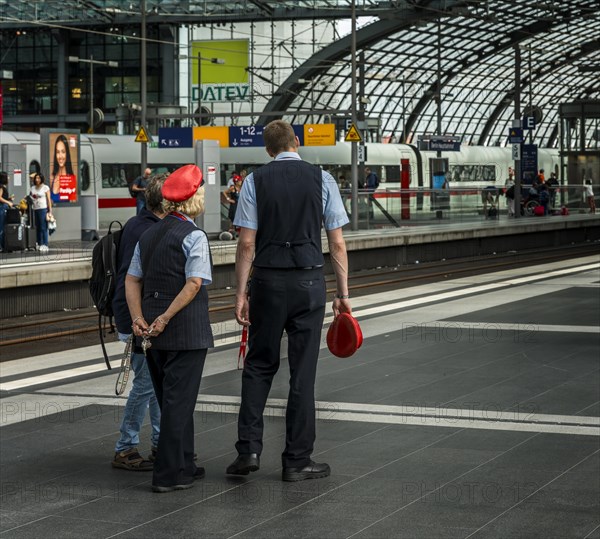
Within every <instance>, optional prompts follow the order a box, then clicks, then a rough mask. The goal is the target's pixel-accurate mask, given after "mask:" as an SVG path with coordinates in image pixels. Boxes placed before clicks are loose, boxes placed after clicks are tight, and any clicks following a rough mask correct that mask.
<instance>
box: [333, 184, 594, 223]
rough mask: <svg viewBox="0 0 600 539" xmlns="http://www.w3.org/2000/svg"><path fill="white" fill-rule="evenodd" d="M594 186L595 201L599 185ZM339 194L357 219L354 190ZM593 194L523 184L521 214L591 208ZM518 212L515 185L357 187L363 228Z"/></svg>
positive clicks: (462, 220)
mask: <svg viewBox="0 0 600 539" xmlns="http://www.w3.org/2000/svg"><path fill="white" fill-rule="evenodd" d="M591 188H592V191H593V193H594V197H592V200H593V201H594V202H595V201H596V199H597V198H598V193H600V185H592V186H591ZM507 191H508V192H507ZM340 193H341V195H342V200H343V202H344V206H345V208H346V211H347V212H348V216H349V217H350V219H352V215H351V210H352V208H351V199H352V196H351V190H349V189H342V190H340ZM588 193H589V190H588V189H587V186H585V185H561V186H558V187H556V188H553V189H548V188H537V189H535V188H531V186H528V185H526V186H522V189H521V208H520V213H521V216H523V217H543V216H553V215H566V214H574V213H577V214H579V213H590V212H591V211H592V208H594V207H595V204H592V203H591V202H590V200H589V196H588ZM511 195H512V198H511ZM538 206H539V209H536V208H537V207H538ZM515 212H516V208H515V207H514V189H513V190H512V192H511V191H510V190H507V189H506V188H505V187H494V186H488V187H485V188H481V187H457V188H451V189H448V190H445V189H426V188H420V189H397V188H394V189H389V188H388V189H386V188H385V187H383V188H382V186H380V188H379V189H377V190H376V191H375V192H370V191H367V190H359V192H358V226H359V229H374V228H393V227H400V226H417V225H431V224H436V223H437V224H444V223H470V222H480V221H488V220H489V221H496V220H500V219H503V220H506V219H510V218H512V217H514V214H515Z"/></svg>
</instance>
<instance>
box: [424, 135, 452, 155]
mask: <svg viewBox="0 0 600 539" xmlns="http://www.w3.org/2000/svg"><path fill="white" fill-rule="evenodd" d="M461 140H462V139H461V137H458V136H454V135H439V136H438V135H420V136H419V138H418V141H417V146H418V148H419V150H422V151H427V150H429V151H432V152H460V143H461Z"/></svg>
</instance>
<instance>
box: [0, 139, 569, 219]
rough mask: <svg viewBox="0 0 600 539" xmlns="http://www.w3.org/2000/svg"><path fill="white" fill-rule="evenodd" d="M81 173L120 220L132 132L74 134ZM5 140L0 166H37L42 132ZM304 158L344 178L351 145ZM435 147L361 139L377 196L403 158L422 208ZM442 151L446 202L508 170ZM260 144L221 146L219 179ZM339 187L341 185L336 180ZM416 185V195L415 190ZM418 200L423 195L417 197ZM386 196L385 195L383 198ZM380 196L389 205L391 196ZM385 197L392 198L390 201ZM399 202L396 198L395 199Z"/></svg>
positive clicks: (165, 152)
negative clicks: (11, 159)
mask: <svg viewBox="0 0 600 539" xmlns="http://www.w3.org/2000/svg"><path fill="white" fill-rule="evenodd" d="M80 144H81V147H80V176H79V186H80V190H81V193H82V194H97V195H98V206H99V215H100V227H101V228H104V227H106V226H107V224H108V223H109V222H110V221H111V220H113V219H119V220H126V219H127V218H128V217H130V216H132V215H134V213H135V201H134V199H132V198H131V196H130V194H129V191H128V189H127V185H128V182H131V181H133V179H135V178H136V177H137V176H139V174H140V145H139V144H138V143H136V142H135V141H134V137H133V136H118V135H102V134H97V135H85V134H82V135H81V138H80ZM5 145H17V146H18V147H19V146H20V147H22V148H23V149H24V150H25V156H26V157H25V162H22V163H8V162H7V159H6V157H3V156H6V155H8V154H7V153H6V152H5V151H0V160H1V159H4V160H5V162H0V169H2V170H6V171H7V172H10V171H11V170H13V169H14V168H20V169H22V170H23V172H33V171H39V170H40V169H41V165H40V137H39V135H38V134H35V133H20V132H8V131H0V149H2V148H3V147H4V146H5ZM300 155H301V157H302V158H303V159H305V160H307V161H309V162H312V163H315V164H317V165H320V166H322V167H323V168H324V169H325V170H328V171H329V172H330V173H331V174H332V175H333V177H334V178H335V179H336V180H338V181H340V182H341V178H342V177H344V178H345V179H346V180H349V179H350V173H351V170H350V162H351V148H350V144H349V143H345V142H338V143H337V144H336V145H335V146H318V147H308V146H304V147H301V148H300ZM435 157H436V153H435V152H431V151H419V150H417V148H416V147H414V146H410V145H406V144H378V143H368V144H367V161H366V163H365V165H366V166H369V167H370V168H371V169H372V170H374V171H375V172H376V173H377V174H378V175H379V178H380V180H381V183H380V185H379V189H378V191H377V193H376V197H379V198H381V199H386V198H393V197H395V196H397V192H398V189H399V187H400V175H401V173H400V169H401V168H400V163H401V160H407V161H404V162H405V163H408V164H409V167H410V168H409V180H410V183H409V187H410V189H411V190H412V189H414V190H415V191H414V193H413V195H414V197H413V198H414V199H415V200H411V205H414V204H421V205H422V206H423V207H422V208H420V209H423V210H428V209H435V208H433V207H431V208H429V204H430V198H429V190H430V189H432V188H433V187H436V186H435V185H434V183H433V181H434V180H433V175H432V173H431V172H432V171H431V170H430V167H431V161H430V160H431V159H432V158H435ZM443 157H445V158H447V159H448V170H447V173H446V176H445V177H446V179H447V180H449V187H450V192H449V195H450V206H452V205H453V204H452V201H453V199H454V200H456V202H457V203H456V204H454V207H455V208H457V207H459V206H460V207H461V208H466V207H469V206H470V207H475V206H477V205H480V204H481V198H480V196H479V192H480V190H481V189H482V188H484V187H488V186H503V185H504V184H505V182H506V179H507V176H508V170H509V168H510V167H511V166H512V165H513V161H512V156H511V150H510V149H509V148H499V147H486V146H462V149H461V151H460V152H444V154H443ZM269 159H270V158H269V157H268V156H267V154H266V152H265V150H264V148H259V147H255V148H223V149H222V150H221V184H222V185H223V186H225V184H226V181H227V178H229V176H230V175H231V173H232V172H234V171H237V172H239V171H240V170H242V169H246V170H247V171H248V172H252V170H254V169H255V168H257V167H259V166H260V165H262V164H264V163H265V162H267V161H268V160H269ZM193 161H194V151H193V150H192V149H190V148H180V149H172V148H168V149H161V148H152V147H150V148H148V166H149V167H150V168H151V169H153V171H157V172H160V171H172V170H174V169H175V168H177V167H178V166H180V165H182V164H186V163H190V162H193ZM538 167H539V168H543V169H545V172H546V175H547V176H549V174H550V172H552V171H554V172H557V173H558V170H559V157H558V151H557V150H553V149H540V150H538ZM342 187H343V185H342ZM418 190H422V191H421V192H422V193H423V196H422V197H421V198H420V200H421V203H419V202H417V200H419V195H417V194H416V193H417V192H418ZM423 201H424V202H423ZM382 202H384V200H382ZM385 203H386V204H387V205H388V206H387V207H388V209H389V208H390V207H392V208H395V206H396V204H395V203H394V202H393V201H391V200H387V201H385ZM390 204H391V206H390ZM397 204H398V206H399V200H397Z"/></svg>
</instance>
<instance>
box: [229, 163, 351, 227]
mask: <svg viewBox="0 0 600 539" xmlns="http://www.w3.org/2000/svg"><path fill="white" fill-rule="evenodd" d="M282 159H297V160H300V156H299V155H298V154H297V153H296V152H281V153H280V154H278V155H277V157H275V161H279V160H282ZM321 172H322V175H323V225H324V226H325V230H334V229H336V228H340V227H342V226H344V225H345V224H347V223H349V222H350V220H349V219H348V214H347V213H346V208H344V203H343V202H342V197H341V195H340V190H339V189H338V186H337V183H336V182H335V180H334V179H333V176H332V175H331V174H329V172H326V171H324V170H323V171H321ZM233 224H234V225H235V226H243V227H244V228H250V229H252V230H257V229H258V211H257V209H256V186H255V185H254V175H253V174H248V176H246V179H245V180H244V183H243V185H242V190H241V191H240V198H239V200H238V207H237V210H236V212H235V220H234V221H233Z"/></svg>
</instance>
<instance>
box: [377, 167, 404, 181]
mask: <svg viewBox="0 0 600 539" xmlns="http://www.w3.org/2000/svg"><path fill="white" fill-rule="evenodd" d="M383 171H384V173H385V177H382V178H381V181H382V182H390V183H394V182H396V183H397V182H399V181H400V167H399V166H398V165H393V166H386V167H383Z"/></svg>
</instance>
